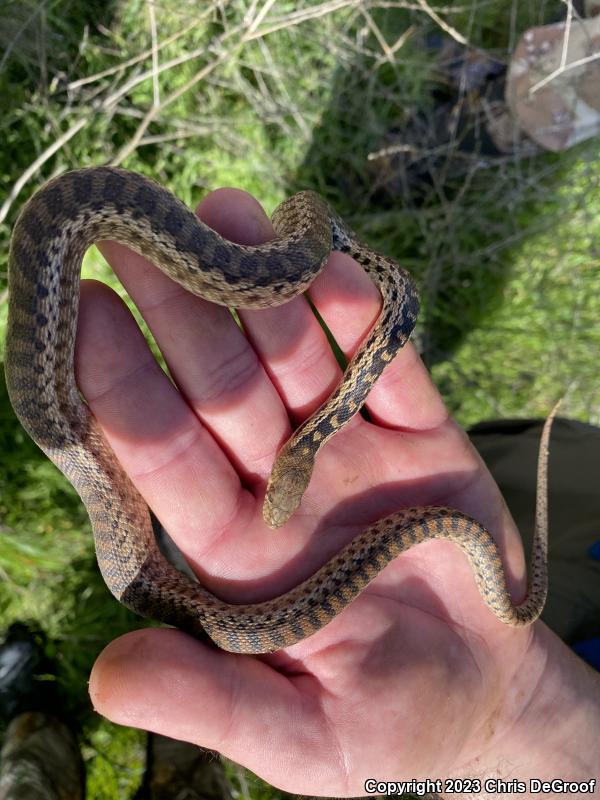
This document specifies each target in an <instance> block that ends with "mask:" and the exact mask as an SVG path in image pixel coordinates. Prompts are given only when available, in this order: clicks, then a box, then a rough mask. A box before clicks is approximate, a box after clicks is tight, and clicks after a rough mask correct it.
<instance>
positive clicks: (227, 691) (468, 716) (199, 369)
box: [76, 190, 574, 796]
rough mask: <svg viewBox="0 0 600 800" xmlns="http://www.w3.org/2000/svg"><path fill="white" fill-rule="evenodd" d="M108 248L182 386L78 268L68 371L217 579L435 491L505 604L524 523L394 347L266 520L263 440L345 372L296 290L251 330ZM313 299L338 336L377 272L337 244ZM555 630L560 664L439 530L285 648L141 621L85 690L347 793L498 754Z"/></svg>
mask: <svg viewBox="0 0 600 800" xmlns="http://www.w3.org/2000/svg"><path fill="white" fill-rule="evenodd" d="M199 213H200V215H201V217H202V218H203V219H204V221H205V222H207V223H208V224H209V225H211V226H212V227H214V228H216V229H217V230H219V231H220V232H221V233H222V234H223V235H224V236H226V237H227V238H230V239H232V240H234V241H239V242H243V243H248V244H256V243H259V242H262V241H266V240H268V239H269V237H270V236H271V235H272V232H271V230H270V226H269V223H268V220H267V219H266V217H265V216H264V214H263V212H262V211H261V209H260V208H259V207H258V205H257V204H256V203H255V201H253V200H252V199H251V198H250V197H248V196H247V195H246V194H244V193H241V192H237V191H234V190H221V191H219V192H215V193H213V194H212V195H210V196H209V197H208V198H207V199H206V200H205V201H204V203H203V204H202V205H201V207H200V210H199ZM102 249H103V251H104V253H105V254H106V256H107V258H108V259H109V261H110V262H111V264H112V265H113V267H114V269H115V271H116V272H117V274H118V275H119V277H120V279H121V281H122V283H123V284H124V285H125V287H126V289H127V290H128V292H129V294H130V295H131V296H132V298H133V299H134V301H135V303H136V305H137V306H138V307H139V309H140V311H141V312H142V314H143V315H144V317H145V318H146V320H147V322H148V324H149V326H150V328H151V330H152V332H153V334H154V337H155V339H156V341H157V343H158V345H159V347H160V348H161V350H162V352H163V354H164V356H165V360H166V362H167V364H168V366H169V369H170V371H171V374H172V376H173V379H174V381H175V383H176V386H177V388H176V387H175V386H174V385H173V384H172V383H171V382H170V381H169V380H168V379H167V378H166V377H165V375H164V374H163V373H162V371H161V370H160V368H159V367H158V366H157V364H156V362H155V361H154V358H153V357H152V355H151V353H150V350H149V349H148V347H147V345H146V343H145V342H144V340H143V338H142V336H141V334H140V333H139V331H138V329H137V327H136V325H135V323H134V321H133V318H132V317H131V315H130V314H129V312H128V311H127V309H126V308H125V307H124V306H123V304H122V303H121V301H120V300H118V298H117V297H116V296H115V295H114V294H113V293H112V292H111V291H110V290H108V289H107V288H106V287H104V286H102V285H101V284H97V283H93V282H91V283H90V282H88V283H86V284H84V285H83V286H82V301H81V315H80V323H79V331H78V340H77V364H76V366H77V377H78V383H79V386H80V388H81V390H82V391H83V393H84V395H85V396H86V398H87V400H88V402H89V404H90V407H91V409H92V411H93V413H94V414H95V416H96V417H97V419H98V421H99V422H100V424H101V426H102V427H103V429H104V431H105V433H106V436H107V438H108V440H109V441H110V443H111V445H112V447H113V449H114V451H115V453H116V454H117V456H118V458H119V459H120V461H121V463H122V464H123V466H124V467H125V469H126V470H127V471H128V473H129V474H130V476H131V478H132V480H133V482H134V483H135V485H136V486H137V487H138V489H139V491H140V492H141V494H142V495H143V496H144V498H145V499H146V500H147V502H148V504H149V506H151V507H152V509H153V510H154V511H155V513H156V514H157V516H158V518H159V519H160V520H161V522H162V523H163V525H164V526H165V528H166V529H167V530H168V531H169V533H170V534H171V536H172V537H173V538H174V539H175V541H176V542H177V544H178V545H179V547H180V548H181V549H182V551H183V552H184V553H185V555H186V557H187V559H188V561H189V563H190V564H191V565H192V566H193V568H194V569H195V571H196V572H197V574H198V576H199V578H200V580H201V581H202V583H203V584H205V585H206V586H207V587H208V588H209V589H210V590H211V591H213V592H214V593H215V594H217V595H218V596H220V597H222V598H223V599H224V600H227V601H229V602H239V603H246V602H256V601H259V600H262V599H266V598H269V597H273V596H275V595H277V594H280V593H281V592H283V591H286V590H287V589H289V588H291V587H293V586H295V585H297V584H298V583H299V582H301V581H302V580H303V579H304V578H306V577H308V576H309V575H311V574H312V573H313V572H314V571H315V570H316V569H317V568H318V567H319V566H320V565H321V564H322V563H324V561H326V560H327V559H328V558H329V557H330V556H331V555H333V554H334V553H335V552H337V551H338V550H339V549H340V548H341V547H342V546H343V544H344V543H346V542H347V541H349V540H350V539H351V538H352V537H353V536H355V535H356V534H357V533H359V532H360V531H361V529H362V528H364V527H365V526H366V525H367V524H368V523H369V522H372V521H374V520H376V519H378V518H380V517H382V516H385V515H387V514H389V513H391V512H393V511H396V510H399V509H401V508H404V507H407V506H420V505H442V504H443V505H449V506H453V507H455V508H457V509H459V510H461V511H464V512H467V513H469V514H471V515H472V516H474V517H475V518H477V519H478V520H480V521H481V522H482V523H483V524H484V525H485V526H486V527H487V528H488V530H490V532H491V533H492V534H493V536H494V537H495V538H496V541H497V542H498V544H499V545H500V547H501V549H502V552H503V556H504V564H505V569H506V572H507V577H508V583H509V587H510V589H511V592H512V594H513V599H514V600H515V602H520V600H521V599H522V597H523V594H524V591H525V566H524V559H523V553H522V548H521V544H520V539H519V535H518V532H517V530H516V528H515V526H514V523H513V522H512V520H511V517H510V515H509V513H508V511H507V509H506V506H505V505H504V503H503V501H502V498H501V496H500V494H499V491H498V489H497V487H496V486H495V484H494V482H493V481H492V479H491V477H490V475H489V473H488V472H487V470H486V468H485V466H484V465H483V463H482V462H481V460H480V459H479V457H478V456H477V454H476V453H475V451H474V450H473V448H472V446H471V445H470V443H469V441H468V439H467V437H466V435H465V434H464V432H463V431H462V430H461V429H460V428H459V427H458V426H457V425H456V424H455V423H454V422H453V421H452V420H451V419H449V417H448V415H447V412H446V410H445V408H444V406H443V403H442V401H441V399H440V397H439V394H438V393H437V391H436V389H435V387H434V386H433V384H432V382H431V380H430V378H429V375H428V373H427V371H426V370H425V368H424V366H423V364H422V363H421V361H420V359H419V357H418V355H417V354H416V352H415V350H414V348H413V347H412V346H411V345H408V346H407V347H405V348H404V349H403V351H402V352H401V353H400V354H399V356H398V357H397V358H396V359H395V360H394V362H393V363H392V364H391V365H390V366H389V367H388V368H387V369H386V371H385V372H384V373H383V375H382V377H381V378H380V379H379V381H378V382H377V384H376V385H375V387H374V389H373V390H372V392H371V394H370V396H369V400H368V403H367V408H368V411H369V415H370V419H371V422H366V421H365V420H364V419H362V418H361V417H355V418H354V420H353V421H352V422H351V423H350V424H349V425H348V426H347V427H346V428H345V429H344V431H343V432H341V433H339V434H338V435H336V436H335V437H334V438H333V439H332V441H331V442H329V443H328V444H327V445H326V446H325V447H324V448H323V450H322V451H321V453H320V454H319V456H318V458H317V461H316V466H315V471H314V473H313V478H312V481H311V484H310V486H309V488H308V491H307V492H306V494H305V497H304V499H303V501H302V505H301V507H300V509H299V511H298V512H297V513H296V515H295V516H294V517H293V518H292V520H291V521H290V522H289V523H288V524H287V525H286V526H285V527H284V528H282V529H281V530H279V531H277V532H273V531H272V530H270V529H269V528H267V527H266V525H265V524H264V523H263V521H262V516H261V512H262V499H263V495H264V487H265V485H266V479H267V478H268V475H269V472H270V469H271V466H272V463H273V459H274V456H275V454H276V452H277V450H278V449H279V447H280V446H281V444H282V443H283V442H284V441H285V440H286V439H287V437H288V436H289V434H290V432H291V426H292V425H296V424H298V423H299V422H300V421H302V420H303V419H305V418H306V417H307V416H309V415H310V414H311V413H312V412H313V411H314V410H315V409H316V408H317V407H318V405H319V404H320V403H321V402H322V401H323V400H324V399H325V398H326V396H327V395H328V394H329V392H330V391H331V390H332V388H333V387H334V385H335V384H336V382H337V380H338V379H339V377H340V371H339V369H338V367H337V365H336V361H335V358H334V356H333V354H332V353H331V351H330V349H329V347H328V345H327V341H326V337H325V334H324V333H323V331H322V329H321V328H320V326H319V325H318V323H317V321H316V319H315V318H314V316H313V314H312V312H311V310H310V308H309V305H308V303H307V302H306V300H305V299H304V298H302V297H300V298H297V299H295V300H293V301H292V302H290V303H288V304H287V305H285V306H284V307H280V308H277V309H269V310H266V311H259V312H256V311H255V312H250V311H241V312H240V313H239V316H240V319H241V321H242V323H243V325H244V329H245V335H244V333H242V331H240V329H239V328H238V327H237V325H236V324H235V322H234V320H233V318H232V317H231V315H230V314H229V313H228V312H227V310H226V309H223V308H220V307H218V306H215V305H211V304H210V303H208V302H206V301H204V300H201V299H199V298H196V297H193V296H192V295H190V294H189V293H187V292H186V291H184V290H183V289H181V288H180V287H179V286H177V285H176V284H175V283H173V282H172V281H170V280H169V279H168V278H166V277H165V276H164V275H163V274H162V273H160V272H159V271H158V270H156V269H154V268H152V267H151V266H150V265H149V264H148V263H147V262H145V261H144V259H142V258H141V257H139V256H137V255H135V254H132V253H131V252H129V251H127V250H126V249H125V248H123V247H120V246H117V245H115V244H114V243H105V244H104V245H103V247H102ZM311 296H312V299H313V301H314V302H315V304H316V306H317V308H318V310H319V312H320V314H321V316H322V317H323V319H324V320H325V322H326V323H327V325H328V326H329V328H330V330H331V331H332V333H333V335H334V336H335V337H336V339H337V341H338V343H339V344H340V346H341V348H342V350H343V351H344V352H345V354H346V355H350V354H351V353H352V352H353V351H354V350H355V349H356V347H357V345H358V344H359V342H360V340H361V339H362V337H363V336H364V334H365V333H366V331H367V330H368V329H369V327H370V325H371V324H372V323H373V321H374V320H375V318H376V316H377V313H378V303H379V295H378V291H377V289H376V288H375V286H374V285H372V284H371V283H370V281H369V279H368V278H367V277H366V275H365V274H364V272H363V271H362V269H361V268H359V267H358V266H357V265H356V264H354V262H352V261H351V260H350V259H349V258H348V257H347V256H344V255H341V254H334V255H332V257H331V260H330V263H329V266H328V267H327V269H326V270H325V272H324V273H323V274H322V275H321V276H320V277H319V278H318V279H317V280H316V281H315V283H314V284H313V286H312V287H311ZM290 421H291V423H290ZM557 648H558V652H559V654H560V658H562V659H563V660H564V659H565V658H566V656H565V652H566V651H565V650H564V648H563V649H562V650H561V649H560V648H562V645H560V643H558V641H557V640H555V639H554V637H552V635H551V634H549V633H548V631H547V629H545V627H544V626H543V625H542V624H541V623H536V624H535V625H533V626H531V627H529V628H524V629H513V628H509V627H507V626H506V625H504V624H502V623H500V622H498V620H496V618H495V617H494V616H493V614H492V613H491V612H490V611H489V609H488V608H487V606H486V605H485V604H484V602H483V600H482V599H481V597H480V596H479V594H478V591H477V589H476V586H475V581H474V578H473V575H472V573H471V570H470V568H469V565H468V562H467V560H466V558H465V556H464V555H463V554H462V553H461V552H460V551H459V550H458V549H457V548H456V547H455V546H454V545H452V544H450V543H447V542H439V541H436V542H430V543H427V544H423V545H420V546H419V547H417V548H415V549H413V550H411V551H409V552H408V553H405V554H403V555H402V556H401V557H400V558H398V559H396V561H394V562H393V563H392V564H390V565H389V566H388V567H386V569H385V570H384V571H383V573H382V574H381V575H380V576H379V577H378V578H377V579H376V580H375V581H373V583H372V584H371V585H370V586H369V587H368V588H367V589H366V590H365V591H364V592H363V593H362V594H361V595H360V597H359V598H358V599H357V600H356V601H355V602H354V603H352V604H351V606H350V607H349V608H347V609H346V610H345V611H344V612H343V613H342V614H340V615H339V616H338V617H337V618H335V619H334V620H333V621H332V622H331V623H330V624H329V625H328V626H327V627H326V628H325V629H323V630H322V631H319V632H318V633H317V634H315V635H314V636H312V637H310V638H309V639H307V640H305V641H303V642H300V643H298V644H296V645H294V646H293V647H290V648H288V649H287V650H285V651H281V652H278V653H275V654H272V655H269V656H264V657H260V658H255V657H248V656H239V655H233V654H230V653H223V652H220V651H216V650H212V649H210V648H208V647H206V646H204V645H203V644H201V643H199V642H197V641H195V640H193V639H192V638H190V637H188V636H186V635H185V634H183V633H181V632H179V631H176V630H169V629H146V630H141V631H137V632H135V633H132V634H129V635H127V636H124V637H121V638H120V639H118V640H117V641H116V642H113V643H112V644H111V645H110V646H109V647H107V648H106V650H105V651H104V652H103V653H102V655H101V656H100V657H99V659H98V661H97V663H96V665H95V667H94V671H93V673H92V677H91V682H90V692H91V696H92V699H93V702H94V705H95V707H96V709H97V710H98V711H100V712H101V713H103V714H104V715H106V716H108V717H109V718H111V719H113V720H114V721H117V722H120V723H123V724H129V725H133V726H138V727H144V728H147V729H149V730H153V731H157V732H160V733H163V734H165V735H168V736H171V737H173V738H178V739H185V740H189V741H192V742H195V743H197V744H199V745H202V746H204V747H209V748H212V749H215V750H218V751H220V752H222V753H223V754H225V755H227V756H228V757H230V758H232V759H234V760H235V761H237V762H239V763H241V764H243V765H245V766H247V767H249V768H250V769H252V770H253V771H254V772H256V773H257V774H259V775H261V776H262V777H263V778H265V779H266V780H268V781H270V782H271V783H273V784H274V785H276V786H279V787H280V788H282V789H285V790H287V791H290V792H295V793H306V794H322V795H337V796H344V795H360V794H364V792H365V788H364V780H365V779H366V778H368V777H375V778H377V779H379V780H399V779H403V778H424V777H447V776H451V775H456V774H468V770H469V769H470V768H471V765H477V770H481V769H482V768H484V766H485V764H487V763H489V756H490V754H491V755H492V756H493V758H496V757H507V753H508V752H509V751H507V741H508V742H509V743H510V742H511V741H514V737H515V729H516V730H517V731H519V735H521V734H520V731H521V729H522V724H523V713H524V712H523V709H526V708H529V709H530V710H531V707H532V703H533V699H534V697H535V698H538V694H535V695H534V693H537V692H539V688H538V685H539V682H540V681H541V679H542V676H546V675H547V668H548V667H547V662H548V658H549V656H548V654H549V652H551V651H552V652H553V653H554V654H555V653H556V652H557ZM556 658H557V656H555V655H553V660H552V663H554V662H555V661H556ZM573 658H574V657H573ZM561 663H562V662H561ZM536 702H537V699H536ZM519 725H520V726H521V728H519V727H518V726H519ZM511 736H512V739H511V738H510V737H511ZM517 740H518V741H519V742H520V739H519V738H517ZM517 752H518V750H517ZM486 759H488V760H486ZM513 769H514V768H513V767H512V766H511V774H512V771H513ZM465 770H466V771H467V772H465ZM538 772H539V770H538Z"/></svg>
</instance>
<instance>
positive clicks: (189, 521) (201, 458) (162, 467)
mask: <svg viewBox="0 0 600 800" xmlns="http://www.w3.org/2000/svg"><path fill="white" fill-rule="evenodd" d="M75 364H76V374H77V382H78V385H79V387H80V388H81V391H82V392H83V394H84V395H85V397H86V399H87V401H88V403H89V405H90V408H91V410H92V413H93V414H94V416H95V417H96V418H97V420H98V422H99V423H100V425H101V427H102V428H103V430H104V432H105V434H106V436H107V439H108V441H109V443H110V445H111V447H112V448H113V450H114V451H115V454H116V456H117V458H118V459H119V461H120V462H121V464H122V465H123V467H124V468H125V470H126V471H127V472H128V474H129V475H130V477H131V478H132V480H133V482H134V484H135V485H136V486H137V488H138V489H139V491H140V492H141V494H142V496H143V497H144V498H145V499H146V501H147V502H148V504H149V505H150V506H151V507H152V508H153V510H154V511H155V513H156V514H157V516H158V517H159V519H161V521H162V522H163V524H165V526H166V527H167V528H168V530H169V531H172V532H173V535H174V537H175V538H176V540H177V543H178V544H179V546H180V547H182V548H183V549H184V551H185V552H186V553H187V554H191V556H192V560H193V561H194V562H196V563H198V561H200V560H201V554H202V552H203V551H204V550H205V549H206V548H207V547H208V546H209V545H210V543H211V541H212V540H213V539H214V538H215V537H218V535H219V533H220V532H221V531H222V530H223V529H224V528H225V527H226V526H227V525H228V524H229V523H230V522H231V520H232V519H233V518H234V517H235V516H236V515H237V516H238V520H239V524H240V527H242V526H243V521H244V518H249V517H250V516H251V515H252V513H253V510H254V505H255V503H254V498H253V497H252V495H250V494H249V493H247V492H244V490H243V489H242V487H241V485H240V482H239V478H238V476H237V474H236V473H235V471H234V470H233V468H232V467H231V465H230V463H229V461H228V460H227V458H226V457H225V455H224V454H223V452H222V451H221V449H220V448H219V447H218V445H217V444H216V443H215V441H214V439H213V438H212V436H211V435H210V434H209V432H208V431H207V430H206V429H205V428H204V427H203V426H202V424H201V423H200V421H199V420H198V418H197V417H196V415H195V414H194V413H193V412H192V410H191V409H190V408H189V406H188V405H187V403H186V402H185V400H184V398H183V397H182V396H181V394H179V392H178V391H177V390H176V388H175V387H174V386H173V384H172V383H171V382H170V381H169V380H168V378H167V376H166V375H165V374H164V373H163V372H162V370H161V369H160V367H159V366H158V364H157V363H156V361H155V359H154V357H153V356H152V353H151V352H150V350H149V348H148V345H147V344H146V342H145V340H144V338H143V336H142V334H141V332H140V330H139V328H138V326H137V324H136V322H135V320H134V319H133V317H132V315H131V314H130V312H129V310H128V309H127V308H126V306H125V305H124V303H123V302H122V301H121V300H120V299H119V298H118V297H117V296H116V295H115V293H114V292H112V291H111V290H110V289H108V287H106V286H104V284H100V283H96V282H91V281H84V282H83V283H82V287H81V313H80V315H79V323H78V333H77V342H76V361H75ZM199 530H200V531H203V538H202V539H199V537H198V531H199ZM203 560H204V561H205V563H206V559H203ZM208 563H209V564H210V562H208Z"/></svg>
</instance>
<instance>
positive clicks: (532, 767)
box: [461, 623, 600, 800]
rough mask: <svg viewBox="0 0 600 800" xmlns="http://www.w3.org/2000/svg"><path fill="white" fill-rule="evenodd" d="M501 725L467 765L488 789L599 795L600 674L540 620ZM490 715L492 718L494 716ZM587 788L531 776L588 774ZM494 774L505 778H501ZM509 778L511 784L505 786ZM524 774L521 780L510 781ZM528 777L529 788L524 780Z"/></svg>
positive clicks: (504, 793) (567, 778)
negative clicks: (545, 786) (545, 785)
mask: <svg viewBox="0 0 600 800" xmlns="http://www.w3.org/2000/svg"><path fill="white" fill-rule="evenodd" d="M505 698H506V707H508V709H507V708H506V707H505V708H504V709H503V711H502V712H496V716H498V715H499V713H502V715H503V716H504V715H505V714H506V711H507V710H508V714H506V716H504V724H503V725H502V729H503V730H502V733H499V735H497V736H492V737H491V742H492V744H491V745H490V747H489V748H488V749H486V750H484V751H483V752H482V755H481V756H480V757H479V758H478V759H476V760H475V761H473V762H471V764H470V765H469V766H468V767H467V768H465V769H464V770H461V773H462V774H464V775H465V776H466V775H467V773H468V775H469V777H473V776H475V775H477V776H479V777H480V779H481V781H482V782H483V783H485V781H488V780H490V779H491V781H492V782H491V783H490V784H489V787H488V790H487V791H485V790H484V789H485V786H482V794H481V797H490V798H492V797H493V798H494V800H500V798H503V797H506V798H508V797H510V798H513V800H514V798H515V797H517V796H521V797H544V798H552V797H563V798H564V797H565V796H583V792H584V791H587V792H588V793H590V794H591V796H595V795H598V796H600V675H599V674H598V673H597V672H594V671H593V670H592V669H591V668H590V667H589V666H588V665H587V664H586V663H585V662H584V661H582V660H581V659H580V658H579V657H578V656H576V655H575V654H574V653H573V652H572V651H571V650H570V649H569V648H568V647H567V646H566V645H565V644H564V643H563V642H562V641H561V640H560V639H559V638H558V637H557V636H556V635H555V634H554V633H553V632H552V631H551V630H550V629H549V628H548V627H547V626H546V625H544V624H543V623H537V624H536V630H535V631H534V632H533V636H532V640H531V645H530V647H529V649H528V651H527V654H526V657H525V658H524V659H523V662H522V664H521V666H520V668H519V671H518V673H516V674H515V675H514V676H512V679H511V680H510V682H509V685H508V686H507V690H506V695H505ZM489 723H490V724H491V725H493V724H494V723H493V717H490V720H489ZM593 779H595V780H596V783H595V785H593V788H591V791H590V788H587V789H582V794H581V795H579V794H576V793H575V792H572V791H569V790H568V788H564V787H563V788H561V786H560V784H559V783H557V784H556V785H555V786H554V787H552V788H550V790H549V791H548V790H547V789H546V790H544V789H543V788H542V787H539V786H536V785H535V783H533V784H532V781H533V782H535V781H541V782H552V781H555V780H556V781H563V782H564V783H568V782H571V781H573V782H589V781H590V780H593ZM494 781H498V783H496V784H494ZM500 781H504V782H505V783H507V784H508V786H503V785H502V783H500ZM510 781H519V782H520V783H521V786H519V787H517V786H515V785H513V786H511V785H510V783H509V782H510ZM523 784H524V786H525V788H523Z"/></svg>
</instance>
